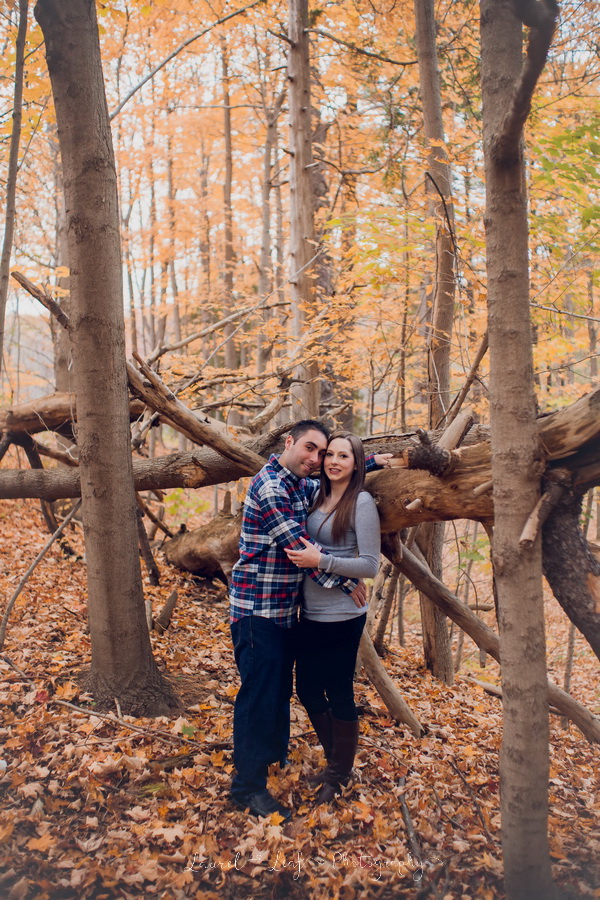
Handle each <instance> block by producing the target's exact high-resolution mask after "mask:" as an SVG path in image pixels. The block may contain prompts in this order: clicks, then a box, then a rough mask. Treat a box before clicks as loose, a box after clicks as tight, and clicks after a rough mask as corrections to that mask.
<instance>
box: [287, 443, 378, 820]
mask: <svg viewBox="0 0 600 900" xmlns="http://www.w3.org/2000/svg"><path fill="white" fill-rule="evenodd" d="M384 459H385V461H384ZM381 460H382V463H383V464H384V465H389V461H388V459H387V458H384V457H382V458H381ZM377 461H378V462H379V460H377ZM364 481H365V454H364V450H363V445H362V443H361V441H360V439H359V438H358V437H357V436H356V435H355V434H352V433H351V432H348V431H338V432H336V433H335V434H333V435H332V436H331V438H330V439H329V443H328V445H327V449H326V452H325V457H324V459H323V463H322V466H321V485H320V489H319V493H318V495H317V498H316V500H315V503H314V505H313V507H312V510H311V511H310V513H309V516H308V520H307V525H306V528H307V531H308V534H309V535H310V537H311V538H312V539H313V540H314V541H315V544H318V545H320V547H321V548H322V549H319V547H317V546H315V544H312V543H309V542H308V541H304V544H305V549H304V550H287V551H286V552H287V555H288V557H289V559H290V560H291V561H292V562H293V563H295V564H296V565H297V566H300V567H302V568H307V569H321V570H324V571H325V572H331V573H335V574H336V575H344V576H347V577H348V578H373V577H374V576H375V574H376V572H377V569H378V566H379V553H380V530H379V516H378V514H377V507H376V506H375V501H374V500H373V498H372V497H371V495H370V494H368V493H367V492H366V491H364V490H363V486H364ZM303 592H304V597H303V606H302V616H301V620H300V625H299V627H298V640H297V651H296V692H297V694H298V697H299V699H300V701H301V703H302V704H303V705H304V707H305V708H306V711H307V713H308V716H309V718H310V720H311V722H312V724H313V727H314V729H315V731H316V733H317V737H318V738H319V740H320V741H321V743H322V745H323V749H324V751H325V756H326V758H327V767H326V769H325V771H324V772H323V773H322V774H321V775H320V776H318V778H317V782H318V783H319V782H320V784H321V786H320V788H319V792H318V794H317V798H316V799H317V803H327V802H329V801H330V800H332V799H333V797H335V795H336V794H338V793H339V792H340V790H341V787H342V785H344V784H346V783H347V782H348V779H349V777H350V774H351V772H352V766H353V763H354V757H355V754H356V748H357V745H358V714H357V710H356V706H355V703H354V670H355V667H356V656H357V653H358V645H359V643H360V638H361V635H362V631H363V628H364V626H365V620H366V611H367V606H366V605H364V606H362V607H357V606H356V605H355V603H354V601H353V600H352V599H351V597H350V596H349V595H348V594H346V593H344V592H343V591H342V589H341V588H331V589H328V588H323V587H321V585H319V584H317V583H316V582H314V581H313V580H312V579H311V578H309V577H308V575H306V576H305V578H304V585H303Z"/></svg>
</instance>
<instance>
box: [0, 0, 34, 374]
mask: <svg viewBox="0 0 600 900" xmlns="http://www.w3.org/2000/svg"><path fill="white" fill-rule="evenodd" d="M28 7H29V2H28V0H19V27H18V29H17V40H16V47H15V90H14V100H13V114H12V119H13V126H12V132H11V135H10V150H9V153H8V175H7V179H6V212H5V216H4V238H3V240H2V256H1V258H0V373H1V372H2V368H3V365H4V321H5V317H6V301H7V299H8V282H9V278H10V256H11V253H12V245H13V235H14V230H15V216H16V205H15V204H16V194H17V172H18V168H19V143H20V141H21V119H22V116H23V73H24V69H25V39H26V37H27V10H28Z"/></svg>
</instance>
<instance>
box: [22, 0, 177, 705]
mask: <svg viewBox="0 0 600 900" xmlns="http://www.w3.org/2000/svg"><path fill="white" fill-rule="evenodd" d="M35 15H36V18H37V20H38V22H39V23H40V25H41V28H42V31H43V33H44V38H45V41H46V59H47V64H48V71H49V73H50V79H51V83H52V93H53V96H54V104H55V109H56V119H57V124H58V134H59V140H60V149H61V156H62V163H63V176H64V188H65V208H66V214H67V228H68V246H69V259H70V264H71V291H72V293H71V326H72V340H73V363H74V386H75V390H76V393H77V436H78V446H79V459H80V470H81V488H82V500H83V517H84V533H85V542H86V564H87V576H88V594H89V598H88V616H89V624H90V636H91V643H92V665H91V672H90V676H89V683H90V687H91V690H92V691H93V693H94V696H95V697H96V699H97V700H98V701H99V703H101V704H102V705H109V704H113V703H114V699H115V698H117V699H118V700H119V701H120V704H121V708H122V709H123V710H124V711H127V712H130V713H134V714H135V713H146V714H148V713H157V712H161V713H164V712H166V711H167V710H168V709H169V707H170V706H172V705H174V702H175V701H174V697H173V695H172V693H171V691H170V688H169V687H168V686H167V685H166V684H165V682H164V681H163V679H162V677H161V675H160V673H159V672H158V670H157V668H156V664H155V662H154V659H153V657H152V650H151V646H150V638H149V635H148V628H147V624H146V620H145V614H144V598H143V593H142V581H141V573H140V562H139V556H138V549H137V524H136V515H137V512H136V502H135V494H134V490H133V473H132V464H131V448H130V435H129V401H128V393H127V375H126V369H125V323H124V317H123V292H122V281H121V251H120V240H119V213H118V201H117V179H116V170H115V161H114V153H113V147H112V138H111V132H110V125H109V119H108V109H107V105H106V96H105V93H104V82H103V76H102V66H101V60H100V46H99V40H98V25H97V21H96V7H95V3H94V2H93V0H39V2H38V3H37V5H36V7H35Z"/></svg>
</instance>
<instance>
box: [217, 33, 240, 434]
mask: <svg viewBox="0 0 600 900" xmlns="http://www.w3.org/2000/svg"><path fill="white" fill-rule="evenodd" d="M221 48H222V52H221V65H222V75H223V130H224V134H225V181H224V182H223V219H224V223H225V230H224V247H223V304H222V305H223V313H224V315H226V314H227V313H228V312H229V310H231V309H233V307H234V303H235V301H234V299H233V270H234V267H235V251H234V249H233V207H232V205H231V191H232V188H233V147H232V143H231V98H230V93H229V55H228V51H227V43H226V41H225V40H223V41H222V44H221ZM235 328H236V326H235V325H226V326H225V336H226V337H227V342H226V344H225V367H226V368H227V369H230V370H232V371H234V370H235V369H237V367H238V352H237V348H236V346H235V340H234V338H233V332H234V331H235ZM227 421H228V423H229V424H230V425H239V423H240V421H241V418H240V414H239V412H238V411H237V410H231V411H230V413H229V415H228V417H227Z"/></svg>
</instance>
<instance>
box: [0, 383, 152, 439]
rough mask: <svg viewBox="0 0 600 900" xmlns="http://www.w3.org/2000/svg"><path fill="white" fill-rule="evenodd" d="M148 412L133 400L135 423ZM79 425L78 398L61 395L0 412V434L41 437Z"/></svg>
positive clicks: (130, 409) (139, 402)
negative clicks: (76, 404) (25, 434)
mask: <svg viewBox="0 0 600 900" xmlns="http://www.w3.org/2000/svg"><path fill="white" fill-rule="evenodd" d="M145 409H146V405H145V403H142V401H141V400H131V402H130V404H129V416H130V419H131V421H135V419H138V418H139V417H140V416H141V415H143V414H144V410H145ZM76 421H77V413H76V406H75V394H68V393H61V392H57V393H55V394H48V395H47V396H46V397H39V398H38V399H37V400H32V401H31V403H21V404H19V405H18V406H11V407H8V408H5V409H0V432H15V433H17V434H21V433H23V432H27V434H39V433H40V432H41V431H59V430H60V429H61V428H63V427H64V426H65V425H71V424H73V423H74V422H76Z"/></svg>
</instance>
